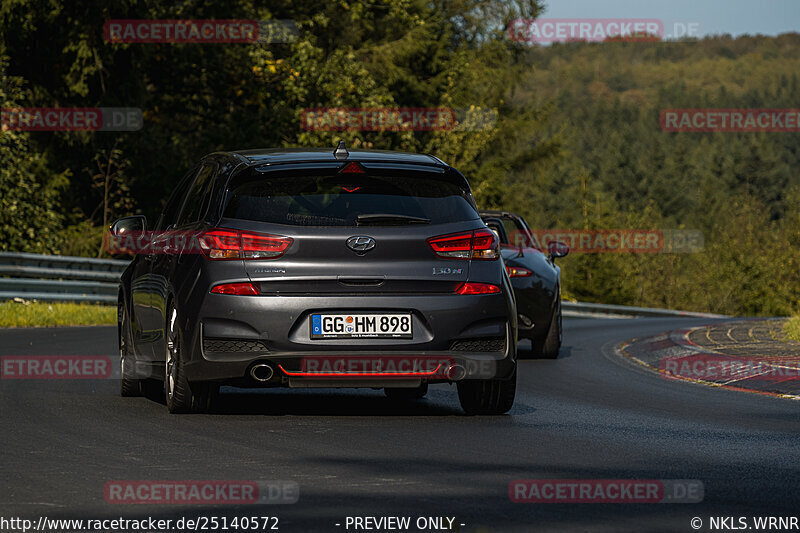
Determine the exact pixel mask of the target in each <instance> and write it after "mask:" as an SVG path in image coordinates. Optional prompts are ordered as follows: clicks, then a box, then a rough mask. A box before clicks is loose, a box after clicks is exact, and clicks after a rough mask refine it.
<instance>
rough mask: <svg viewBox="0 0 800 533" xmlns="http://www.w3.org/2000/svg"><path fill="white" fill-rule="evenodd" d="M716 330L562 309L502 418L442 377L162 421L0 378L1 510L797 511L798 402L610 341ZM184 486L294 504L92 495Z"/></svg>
mask: <svg viewBox="0 0 800 533" xmlns="http://www.w3.org/2000/svg"><path fill="white" fill-rule="evenodd" d="M709 322H711V321H709V320H701V319H669V320H665V319H634V320H565V334H564V336H565V345H564V348H563V349H562V353H561V357H560V358H559V359H558V360H554V361H551V360H525V361H522V362H521V366H520V373H519V385H518V390H517V401H516V404H515V407H514V409H513V410H512V411H511V413H510V414H509V415H508V416H499V417H468V416H464V415H462V413H461V411H460V409H459V407H458V402H457V397H456V394H455V388H454V387H448V386H444V385H440V386H436V387H432V388H431V391H430V392H429V395H428V397H427V399H426V400H422V401H419V402H415V403H411V404H407V405H401V406H398V405H396V404H392V403H390V402H389V401H388V400H387V399H385V398H384V396H383V394H382V392H380V391H371V390H368V391H363V390H358V391H354V390H353V391H351V390H344V391H332V392H331V391H322V390H316V391H288V390H272V391H256V392H241V391H239V390H237V389H227V390H226V391H225V392H226V393H225V394H224V395H223V396H222V398H221V402H220V411H221V412H218V413H216V414H212V415H183V416H174V415H169V414H168V413H167V410H166V408H165V406H164V405H163V404H159V403H157V402H155V401H152V400H149V399H146V398H121V397H119V396H118V384H117V382H116V381H114V380H93V381H70V380H3V381H2V382H0V406H2V407H0V409H1V412H0V422H2V455H0V472H2V476H1V477H0V517H6V518H7V517H12V516H22V517H28V518H38V517H39V516H42V515H45V516H47V517H48V518H53V517H73V518H113V517H120V516H122V517H126V518H135V517H144V516H153V517H171V518H177V517H180V516H188V517H193V516H200V515H205V516H227V517H233V516H237V515H258V516H265V515H272V516H278V517H279V520H280V521H279V528H280V531H348V529H345V527H344V524H345V523H346V522H345V519H346V517H347V516H411V517H412V518H413V519H416V518H417V517H420V516H449V517H455V518H456V523H457V524H464V525H463V526H461V527H460V529H461V530H462V531H484V532H489V531H573V530H581V531H693V529H692V528H691V527H690V525H689V523H690V520H691V519H692V518H693V517H699V518H701V519H702V520H703V527H702V528H701V529H700V530H701V531H708V528H707V526H708V522H709V517H710V516H732V517H739V516H747V517H752V516H793V515H794V516H797V515H800V494H798V485H799V483H798V480H800V439H799V438H798V436H800V405H798V404H797V403H795V402H793V401H789V400H783V399H778V398H770V397H762V396H758V395H754V394H747V393H742V392H736V391H727V390H719V389H713V388H708V387H703V386H700V385H694V384H689V383H680V382H675V381H668V380H665V379H662V378H660V377H658V376H657V375H654V374H652V373H650V372H648V371H646V370H644V369H641V368H639V367H637V366H635V365H634V364H633V363H629V362H627V361H625V360H622V359H621V358H619V357H618V356H616V355H615V354H614V352H613V347H614V346H615V345H616V344H617V343H619V342H621V341H625V340H629V339H631V338H634V337H640V336H643V335H646V334H650V333H658V332H661V331H665V330H669V329H675V328H679V327H688V326H692V325H700V324H702V323H709ZM114 343H115V334H114V328H68V329H54V330H30V329H28V330H5V331H0V355H25V354H35V355H54V354H63V355H70V354H71V355H82V354H93V355H111V354H114V353H115V347H114ZM521 478H527V479H530V478H542V479H560V478H570V479H696V480H700V481H702V482H703V484H704V486H705V497H704V501H703V502H702V503H694V504H517V503H511V502H510V500H509V495H508V487H509V483H510V482H511V481H512V480H515V479H521ZM184 479H207V480H216V479H223V480H290V481H296V482H297V483H298V484H299V490H300V499H299V501H298V502H297V503H295V504H293V505H270V506H258V507H256V506H239V507H230V506H228V507H221V506H216V507H206V508H204V507H199V506H171V505H159V506H152V505H112V504H108V503H106V502H105V501H104V497H103V487H104V485H105V483H106V482H107V481H110V480H184ZM734 520H738V518H735V519H734ZM337 523H339V524H342V525H341V526H336V525H335V524H337ZM736 524H738V522H734V525H736ZM4 530H5V529H4ZM413 530H416V529H413ZM349 531H354V529H353V528H352V527H351V528H350V529H349Z"/></svg>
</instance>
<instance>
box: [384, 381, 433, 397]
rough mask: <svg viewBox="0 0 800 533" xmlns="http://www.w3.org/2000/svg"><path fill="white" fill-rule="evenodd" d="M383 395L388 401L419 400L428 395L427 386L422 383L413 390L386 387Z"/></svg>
mask: <svg viewBox="0 0 800 533" xmlns="http://www.w3.org/2000/svg"><path fill="white" fill-rule="evenodd" d="M383 393H384V394H385V395H386V397H387V398H389V399H390V400H400V401H403V400H421V399H422V398H424V397H425V395H426V394H428V384H427V383H423V384H422V385H420V386H419V387H413V388H410V389H408V388H400V387H386V388H385V389H383Z"/></svg>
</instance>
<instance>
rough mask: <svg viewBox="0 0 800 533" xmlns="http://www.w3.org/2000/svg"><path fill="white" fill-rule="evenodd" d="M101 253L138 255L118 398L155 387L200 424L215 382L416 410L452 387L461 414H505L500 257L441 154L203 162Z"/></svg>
mask: <svg viewBox="0 0 800 533" xmlns="http://www.w3.org/2000/svg"><path fill="white" fill-rule="evenodd" d="M110 239H111V240H112V241H114V242H115V243H116V244H117V245H119V244H120V243H122V244H123V246H121V247H120V248H119V249H120V250H123V251H127V253H135V257H134V258H133V261H132V262H131V264H130V265H129V266H128V268H127V269H126V270H125V272H124V274H123V275H122V279H121V283H120V288H119V299H118V301H119V304H118V325H119V327H118V333H119V346H120V358H121V377H120V387H121V393H122V395H123V396H134V395H139V394H142V393H145V392H147V390H148V387H149V390H150V391H152V390H158V391H159V392H160V391H161V390H162V386H163V391H164V392H163V393H164V395H165V398H166V404H167V407H168V409H169V411H170V412H203V411H206V410H208V409H210V408H211V407H212V405H213V401H214V398H215V397H216V395H217V394H218V391H219V387H220V385H230V386H237V387H293V388H309V387H368V388H375V389H384V390H385V392H386V395H387V396H389V397H390V398H393V399H397V400H413V399H419V398H422V397H423V396H424V395H425V394H426V392H427V387H428V384H432V383H451V384H452V383H455V384H456V385H457V390H458V397H459V400H460V403H461V406H462V408H463V409H464V411H466V412H467V413H469V414H501V413H505V412H507V411H508V410H509V409H511V407H512V404H513V402H514V395H515V389H516V347H517V324H516V316H517V313H516V311H515V302H514V295H513V291H512V288H511V284H510V280H509V278H508V275H507V272H506V269H505V268H504V266H503V260H502V258H501V256H500V252H499V243H498V240H497V237H496V235H495V234H494V233H493V232H491V231H490V230H489V229H488V228H487V227H486V225H485V224H484V223H483V221H482V220H481V218H480V216H479V215H478V212H477V210H476V207H475V202H474V200H473V198H472V193H471V190H470V187H469V184H468V183H467V180H466V179H465V178H464V176H463V175H462V174H461V173H459V172H458V171H457V170H455V169H454V168H452V167H450V166H449V165H447V164H445V163H444V162H442V161H441V160H439V159H437V158H436V157H433V156H430V155H422V154H411V153H400V152H387V151H352V152H348V151H347V149H346V147H345V146H344V143H339V146H338V147H337V149H336V150H333V151H332V150H329V149H328V150H325V149H291V150H290V149H274V150H247V151H238V152H227V153H215V154H211V155H208V156H206V157H205V158H203V159H202V160H201V161H200V162H199V163H198V164H197V166H196V167H195V168H193V169H192V170H191V171H190V172H189V173H187V174H186V176H185V177H184V178H183V179H182V180H181V181H180V182H179V183H178V186H177V188H176V189H175V190H174V192H173V193H172V195H171V196H170V198H169V199H168V200H167V202H166V205H165V207H164V210H163V212H162V213H161V215H160V217H159V219H158V221H157V222H156V224H155V227H154V228H152V229H149V230H148V228H147V221H146V220H145V218H144V217H142V216H135V217H126V218H123V219H119V220H117V221H116V222H114V224H112V226H111V228H110ZM126 242H128V243H131V242H138V243H140V246H138V247H135V252H134V251H132V250H133V248H131V247H130V246H127V247H126V246H124V243H126ZM142 243H144V244H142Z"/></svg>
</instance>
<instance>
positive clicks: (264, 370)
mask: <svg viewBox="0 0 800 533" xmlns="http://www.w3.org/2000/svg"><path fill="white" fill-rule="evenodd" d="M274 375H275V370H273V368H272V367H271V366H269V365H268V364H266V363H258V364H255V365H253V366H252V367H250V377H251V378H253V379H254V380H255V381H257V382H259V383H266V382H267V381H269V380H271V379H272V376H274ZM444 375H445V377H447V379H448V380H450V381H461V380H462V379H464V378H465V377H466V376H467V369H466V368H464V367H463V366H462V365H458V364H455V363H454V364H451V365H450V366H448V367H447V369H445V372H444Z"/></svg>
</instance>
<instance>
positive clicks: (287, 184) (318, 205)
mask: <svg viewBox="0 0 800 533" xmlns="http://www.w3.org/2000/svg"><path fill="white" fill-rule="evenodd" d="M467 198H468V196H467V192H466V191H464V190H462V189H461V187H459V186H457V185H455V184H453V183H449V182H445V181H439V180H432V179H430V178H417V177H409V176H403V177H398V176H367V175H363V174H359V175H357V176H354V177H349V176H347V175H344V176H343V175H341V174H340V175H337V176H324V177H322V176H316V177H315V176H310V177H297V176H292V177H275V178H265V179H261V180H258V181H249V182H246V183H243V184H241V185H238V186H237V187H235V188H234V189H233V190H231V191H229V193H228V198H227V201H226V206H225V210H224V216H225V217H226V218H237V219H244V220H254V221H259V222H270V223H274V224H288V225H293V226H356V225H359V224H361V223H362V222H363V220H362V221H359V219H358V218H359V216H361V218H362V219H364V218H369V216H370V215H389V216H387V217H385V218H381V219H378V220H379V221H378V224H387V225H389V224H391V225H396V224H400V225H402V224H404V221H403V220H402V218H403V217H413V218H415V219H420V220H417V221H416V223H420V222H421V221H422V223H430V224H443V223H447V222H462V221H466V220H475V219H477V218H479V217H478V214H477V213H476V211H475V210H474V209H473V207H472V205H471V204H470V202H469V200H468V199H467ZM391 215H395V216H397V218H396V219H392V217H391ZM428 221H429V222H428ZM370 223H371V224H372V225H375V223H376V222H375V219H373V220H372V221H371V222H370Z"/></svg>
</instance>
